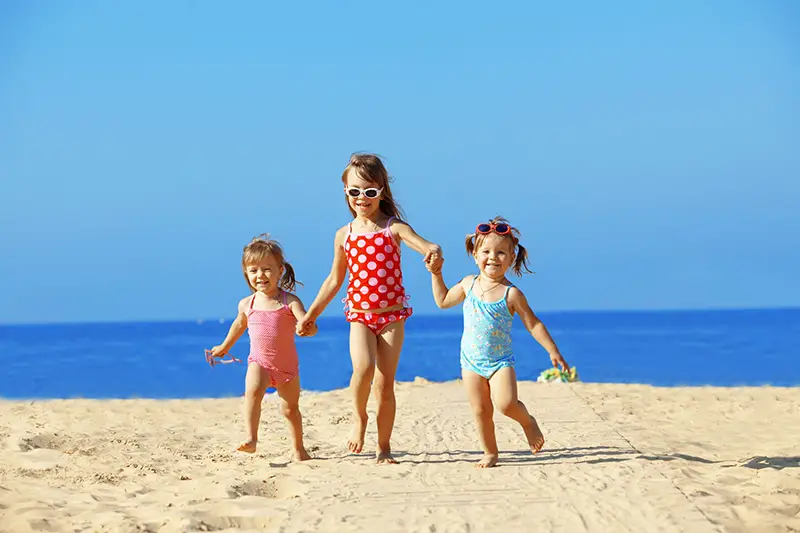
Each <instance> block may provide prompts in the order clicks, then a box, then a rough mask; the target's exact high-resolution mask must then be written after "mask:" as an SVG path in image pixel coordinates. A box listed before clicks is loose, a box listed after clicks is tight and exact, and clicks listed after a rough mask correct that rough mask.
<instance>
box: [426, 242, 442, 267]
mask: <svg viewBox="0 0 800 533" xmlns="http://www.w3.org/2000/svg"><path fill="white" fill-rule="evenodd" d="M440 257H442V247H441V246H439V245H438V244H432V245H430V247H429V248H428V249H427V250H425V257H424V258H423V259H422V260H423V261H425V263H426V264H427V263H430V262H431V260H437V259H439V258H440Z"/></svg>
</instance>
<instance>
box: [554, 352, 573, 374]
mask: <svg viewBox="0 0 800 533" xmlns="http://www.w3.org/2000/svg"><path fill="white" fill-rule="evenodd" d="M550 362H551V363H553V368H558V367H559V366H560V367H561V371H562V372H569V365H568V364H567V362H566V361H565V360H564V358H563V357H562V356H561V354H560V353H559V352H555V353H551V354H550Z"/></svg>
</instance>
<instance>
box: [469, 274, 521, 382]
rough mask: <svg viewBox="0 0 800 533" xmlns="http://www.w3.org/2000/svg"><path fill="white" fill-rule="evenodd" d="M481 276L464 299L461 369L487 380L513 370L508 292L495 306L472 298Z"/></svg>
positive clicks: (474, 297) (473, 281)
mask: <svg viewBox="0 0 800 533" xmlns="http://www.w3.org/2000/svg"><path fill="white" fill-rule="evenodd" d="M477 279H478V276H475V278H474V279H473V280H472V285H470V288H469V291H468V292H467V294H466V296H465V298H464V334H463V336H462V337H461V368H463V369H466V370H469V371H470V372H474V373H476V374H478V375H479V376H482V377H484V378H486V379H489V378H491V377H492V376H493V375H494V373H495V372H497V371H498V370H500V369H501V368H505V367H511V368H514V352H513V350H512V349H511V325H512V323H513V321H514V316H513V315H512V314H511V311H510V310H509V309H508V301H507V300H508V291H509V290H510V289H511V287H510V286H509V287H506V292H505V293H504V294H503V298H501V299H500V300H498V301H496V302H489V303H487V302H483V301H481V300H479V299H478V298H477V297H476V296H475V295H474V294H472V288H473V287H474V286H475V281H476V280H477Z"/></svg>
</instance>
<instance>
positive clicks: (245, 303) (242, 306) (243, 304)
mask: <svg viewBox="0 0 800 533" xmlns="http://www.w3.org/2000/svg"><path fill="white" fill-rule="evenodd" d="M254 296H255V294H248V295H247V296H245V297H244V298H242V299H241V300H239V304H238V305H237V307H238V308H239V311H246V310H247V308H248V307H250V302H251V301H252V300H253V297H254Z"/></svg>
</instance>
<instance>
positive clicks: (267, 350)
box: [211, 234, 316, 461]
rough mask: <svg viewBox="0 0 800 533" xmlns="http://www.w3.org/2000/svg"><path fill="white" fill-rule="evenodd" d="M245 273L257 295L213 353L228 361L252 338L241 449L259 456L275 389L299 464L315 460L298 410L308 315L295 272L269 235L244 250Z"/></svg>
mask: <svg viewBox="0 0 800 533" xmlns="http://www.w3.org/2000/svg"><path fill="white" fill-rule="evenodd" d="M242 270H243V271H244V279H245V280H246V281H247V285H248V286H249V287H250V290H251V291H252V292H253V294H252V295H251V296H247V297H246V298H243V299H242V300H241V301H240V302H239V313H238V315H237V316H236V320H234V321H233V324H232V325H231V328H230V331H228V336H227V337H225V340H224V341H223V342H222V344H220V345H219V346H214V347H213V348H212V349H211V355H212V356H213V357H224V356H225V354H226V353H227V352H228V350H230V349H231V347H233V345H234V344H235V343H236V341H237V340H239V337H241V336H242V334H244V332H245V330H247V331H248V332H249V334H250V355H249V356H248V358H247V376H246V377H245V425H246V428H247V433H248V440H246V441H245V442H243V443H242V444H241V445H240V446H239V448H238V450H239V451H241V452H246V453H253V452H255V451H256V447H257V445H258V424H259V421H260V420H261V401H262V400H263V398H264V392H265V390H266V389H267V388H268V387H275V388H276V389H277V390H278V396H279V397H280V409H281V413H282V414H283V416H284V417H285V418H286V421H287V422H288V423H289V429H290V430H291V436H292V445H293V452H294V458H295V460H298V461H304V460H306V459H310V458H311V457H310V456H309V455H308V453H307V452H306V450H305V447H304V446H303V418H302V416H301V414H300V408H299V406H298V402H299V399H300V377H299V375H298V360H297V348H296V347H295V341H294V337H295V330H296V326H297V321H298V320H299V319H301V318H303V316H304V315H305V312H306V311H305V309H304V308H303V303H302V302H301V301H300V299H299V298H297V296H295V295H294V294H292V291H294V288H295V285H296V284H297V281H296V280H295V276H294V269H293V268H292V266H291V265H290V264H289V263H287V262H286V261H285V260H284V255H283V249H282V248H281V245H280V244H279V243H278V242H277V241H275V240H272V239H270V238H269V236H268V235H266V234H263V235H259V236H258V237H256V238H255V239H253V240H252V242H250V244H248V245H247V246H245V247H244V253H243V254H242ZM305 333H306V334H307V335H314V334H316V327H313V326H312V327H310V328H308V329H307V330H306V332H305Z"/></svg>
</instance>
